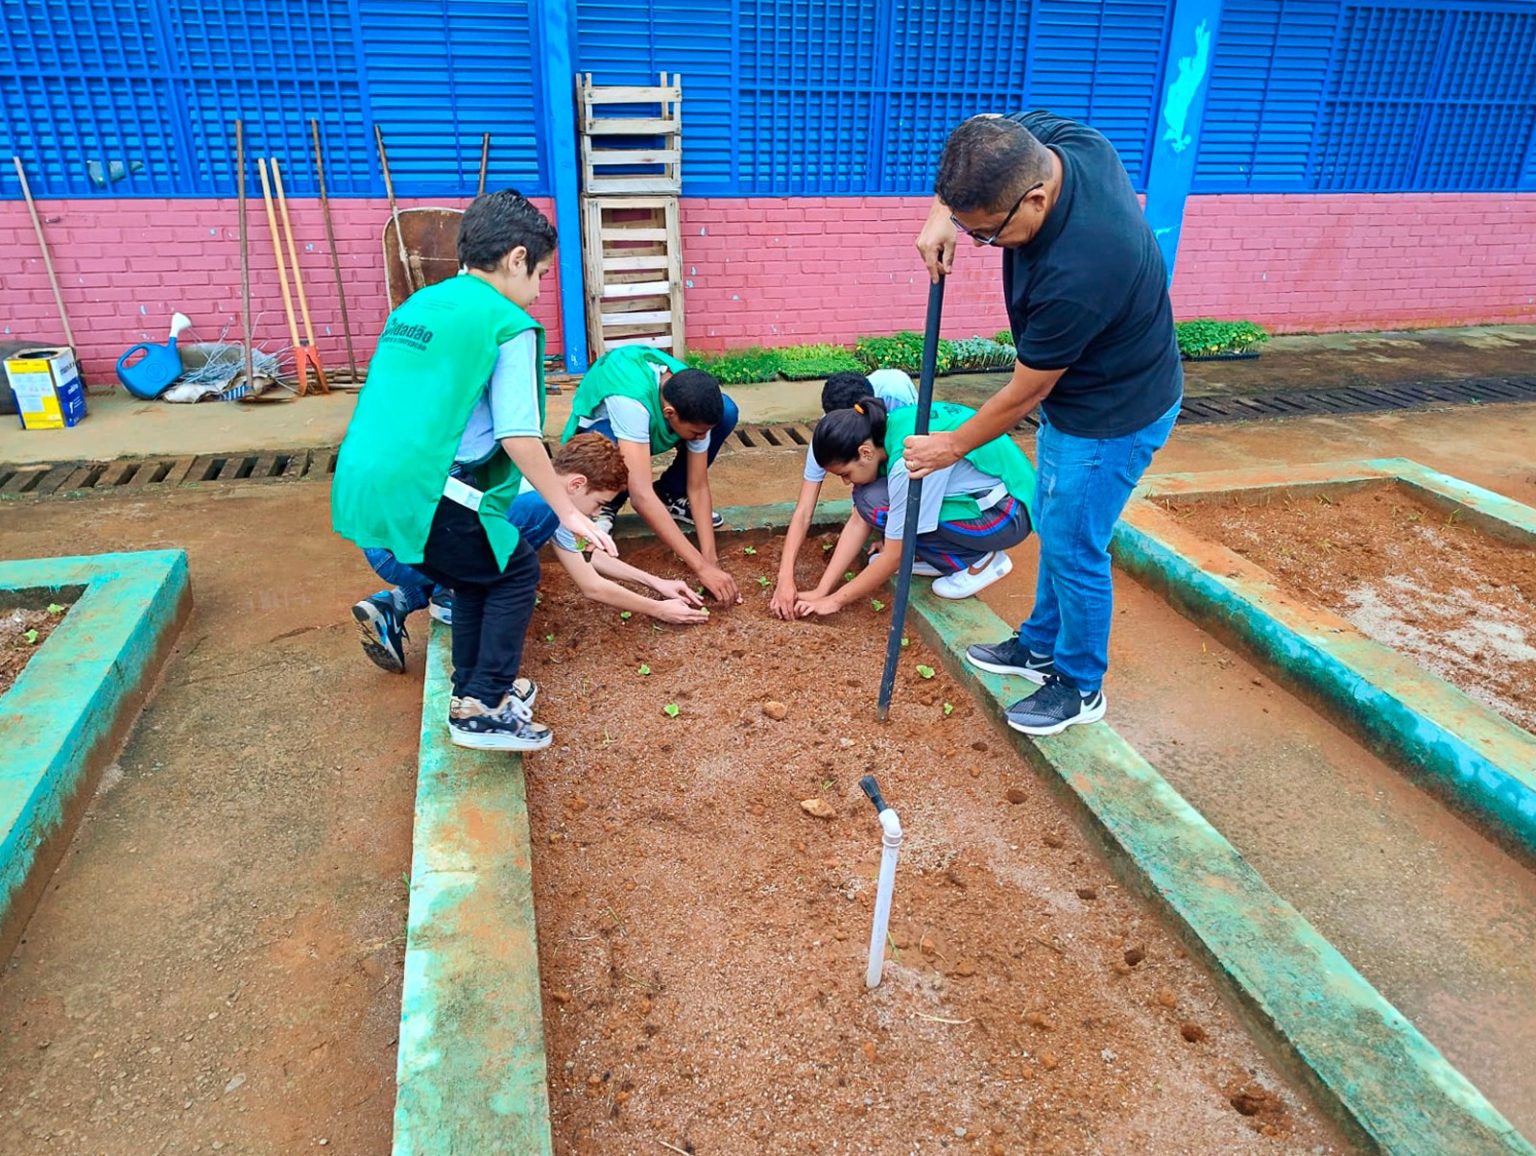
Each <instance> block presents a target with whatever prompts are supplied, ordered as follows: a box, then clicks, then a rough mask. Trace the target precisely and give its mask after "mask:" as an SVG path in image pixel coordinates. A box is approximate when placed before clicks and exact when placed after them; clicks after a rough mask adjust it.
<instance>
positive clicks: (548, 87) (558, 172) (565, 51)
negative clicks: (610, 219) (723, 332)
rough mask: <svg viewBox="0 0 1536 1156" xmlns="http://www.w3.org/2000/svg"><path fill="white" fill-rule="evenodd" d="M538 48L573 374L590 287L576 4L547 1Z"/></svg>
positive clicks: (581, 363)
mask: <svg viewBox="0 0 1536 1156" xmlns="http://www.w3.org/2000/svg"><path fill="white" fill-rule="evenodd" d="M534 32H535V35H534V44H535V45H536V46H537V49H538V53H539V55H540V57H541V58H542V59H543V66H542V67H541V68H540V69H539V75H540V89H539V95H540V101H539V105H540V111H541V116H540V121H541V123H543V124H544V125H546V126H547V131H546V132H545V134H544V136H543V137H542V140H543V143H544V163H543V166H542V168H543V171H544V172H546V173H549V174H550V175H551V176H552V177H553V180H552V182H551V183H552V184H553V186H554V188H553V191H554V196H555V226H556V229H557V231H558V232H559V234H560V242H561V243H560V247H559V248H558V249H557V250H555V259H556V260H557V261H558V263H559V270H560V323H561V326H562V330H563V332H564V334H565V368H566V372H568V373H585V372H586V369H587V312H586V310H587V282H586V276H585V274H584V273H583V271H582V265H581V190H580V179H579V172H580V170H579V167H578V154H577V147H576V97H575V87H576V71H575V69H574V68H572V67H571V39H572V36H573V35H574V33H575V19H574V13H572V11H571V0H544V2H543V3H542V4H540V5H539V22H538V24H537V26H536V27H535V29H534Z"/></svg>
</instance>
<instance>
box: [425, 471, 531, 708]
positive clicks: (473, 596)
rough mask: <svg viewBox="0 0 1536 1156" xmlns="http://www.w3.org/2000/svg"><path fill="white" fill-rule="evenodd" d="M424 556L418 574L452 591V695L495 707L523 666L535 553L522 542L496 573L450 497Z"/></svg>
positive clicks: (480, 537) (482, 540)
mask: <svg viewBox="0 0 1536 1156" xmlns="http://www.w3.org/2000/svg"><path fill="white" fill-rule="evenodd" d="M424 553H425V557H424V558H423V559H422V561H421V562H420V564H419V565H417V567H416V569H418V570H420V571H421V572H422V573H423V574H425V575H426V576H427V577H428V578H431V579H432V580H433V581H434V582H438V583H440V584H442V585H444V586H451V587H453V693H454V694H457V695H466V696H469V697H471V698H477V699H479V700H480V701H481V702H483V703H485V704H486V705H487V706H495V705H496V704H497V703H499V702H500V701H501V700H502V697H503V696H504V695H505V694H506V693H507V691H508V690H510V689H511V687H512V683H513V682H514V681H516V679H517V674H518V670H519V669H520V668H521V666H522V663H523V641H524V638H525V637H526V635H527V633H528V621H529V619H531V618H532V617H533V604H534V600H535V598H536V597H537V596H538V587H539V556H538V553H537V552H536V551H535V550H533V549H532V548H531V547H530V546H529V545H528V543H527V542H525V541H521V540H519V541H518V543H517V549H516V550H514V551H513V552H512V556H511V557H510V558H508V559H507V566H506V569H505V570H503V569H501V568H500V567H498V566H497V565H496V556H495V554H493V553H492V552H491V543H490V541H489V540H488V539H487V538H486V536H485V528H484V527H483V526H481V525H480V516H479V515H478V514H476V513H475V512H474V511H473V510H467V509H465V508H464V507H463V506H461V505H459V504H458V503H457V502H450V501H449V500H448V499H447V498H443V499H442V500H441V501H439V502H438V504H437V513H436V514H434V515H433V517H432V532H431V533H430V534H429V535H428V536H427V546H426V550H425V551H424Z"/></svg>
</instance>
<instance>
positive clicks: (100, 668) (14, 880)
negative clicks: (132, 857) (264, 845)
mask: <svg viewBox="0 0 1536 1156" xmlns="http://www.w3.org/2000/svg"><path fill="white" fill-rule="evenodd" d="M79 587H84V590H83V592H82V593H81V594H80V596H79V597H78V599H74V605H73V606H72V607H71V608H70V610H69V612H68V614H67V615H66V616H65V618H64V621H63V622H61V623H60V624H59V625H58V627H57V628H56V629H55V630H54V632H53V633H52V634H51V635H50V636H49V638H48V640H47V641H46V642H44V643H43V645H42V648H41V649H40V650H39V651H38V652H37V654H36V655H34V656H33V658H32V659H31V661H29V662H28V663H27V665H26V667H25V668H23V670H22V672H21V677H20V678H18V679H17V680H16V682H15V683H14V684H13V685H12V686H11V689H10V690H8V691H6V692H5V694H3V695H0V735H4V736H5V745H4V749H3V751H0V927H14V926H15V921H16V920H19V919H24V918H25V916H26V914H27V913H26V912H24V911H16V910H12V904H13V902H14V901H15V899H16V897H17V894H18V893H19V892H20V891H21V889H22V888H23V886H24V885H25V884H26V883H27V882H28V880H29V878H30V877H31V875H32V874H33V872H35V871H40V870H41V871H46V870H50V869H51V868H52V864H51V863H42V862H39V860H38V852H39V849H40V848H41V847H42V846H43V845H44V844H45V843H47V841H48V840H50V839H52V838H53V837H54V836H56V835H58V834H59V833H60V830H61V828H62V826H63V825H64V823H65V821H66V818H67V816H68V812H69V809H70V805H71V803H72V802H74V801H75V799H76V797H77V795H78V793H79V791H80V789H81V788H82V786H83V785H84V784H85V782H86V780H87V777H88V774H89V771H90V770H91V769H92V767H91V764H92V761H93V760H96V761H97V768H96V769H99V760H100V759H101V758H102V757H103V751H102V750H101V749H100V748H101V746H102V744H103V742H104V741H105V740H107V739H108V738H110V737H111V736H112V735H113V733H114V731H115V729H116V727H117V725H118V722H119V720H120V718H121V717H122V714H123V712H124V711H128V710H132V709H133V708H134V707H135V706H136V702H135V699H136V696H137V695H138V694H139V693H141V692H142V690H143V689H144V687H145V686H146V685H147V683H148V680H149V679H150V678H151V677H152V676H153V674H154V666H153V663H154V660H155V658H156V656H157V655H158V654H160V653H161V647H162V644H163V643H164V642H165V641H166V640H167V639H168V637H169V635H170V633H171V632H172V631H174V629H175V628H176V627H177V626H178V625H179V623H180V618H181V615H182V614H183V613H184V612H185V611H186V609H187V607H188V606H189V605H190V600H191V594H190V588H189V586H188V581H187V556H186V554H184V553H183V552H182V551H180V550H151V551H145V552H143V553H134V554H98V555H94V556H91V557H80V558H38V559H27V560H23V561H16V562H0V590H25V591H42V592H46V591H50V590H63V589H66V588H79ZM44 597H47V595H46V593H45V594H44ZM63 600H64V601H70V599H69V598H65V599H63Z"/></svg>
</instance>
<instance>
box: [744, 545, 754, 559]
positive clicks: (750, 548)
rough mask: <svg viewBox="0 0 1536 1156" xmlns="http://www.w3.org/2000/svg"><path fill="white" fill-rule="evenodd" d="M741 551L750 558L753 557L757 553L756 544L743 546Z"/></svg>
mask: <svg viewBox="0 0 1536 1156" xmlns="http://www.w3.org/2000/svg"><path fill="white" fill-rule="evenodd" d="M741 552H742V553H743V554H745V555H746V556H747V557H748V558H751V557H753V556H754V555H755V554H756V553H757V547H756V546H743V547H742V548H741Z"/></svg>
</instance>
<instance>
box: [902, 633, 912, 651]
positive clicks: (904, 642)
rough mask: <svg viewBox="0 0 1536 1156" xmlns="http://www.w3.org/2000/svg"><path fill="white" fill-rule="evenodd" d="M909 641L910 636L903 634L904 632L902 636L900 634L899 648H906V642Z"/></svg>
mask: <svg viewBox="0 0 1536 1156" xmlns="http://www.w3.org/2000/svg"><path fill="white" fill-rule="evenodd" d="M911 641H912V640H911V639H910V638H908V637H907V636H906V635H905V634H903V635H902V636H901V648H902V649H903V650H905V649H906V648H907V643H909V642H911Z"/></svg>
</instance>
